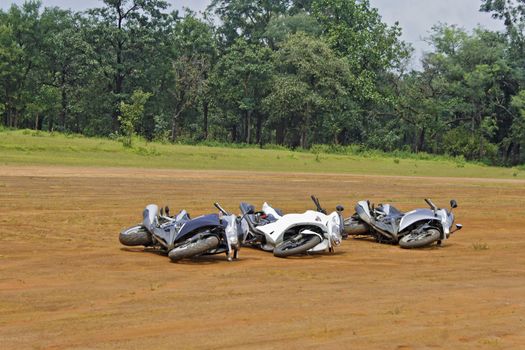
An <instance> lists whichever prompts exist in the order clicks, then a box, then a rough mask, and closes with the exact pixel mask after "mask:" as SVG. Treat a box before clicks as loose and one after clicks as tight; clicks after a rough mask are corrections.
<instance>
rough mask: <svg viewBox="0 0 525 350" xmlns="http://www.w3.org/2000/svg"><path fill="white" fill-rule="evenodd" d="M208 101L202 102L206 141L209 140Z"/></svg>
mask: <svg viewBox="0 0 525 350" xmlns="http://www.w3.org/2000/svg"><path fill="white" fill-rule="evenodd" d="M208 105H209V102H208V100H204V101H203V102H202V119H203V129H204V139H205V140H207V139H208Z"/></svg>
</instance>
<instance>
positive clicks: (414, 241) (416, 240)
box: [399, 228, 441, 249]
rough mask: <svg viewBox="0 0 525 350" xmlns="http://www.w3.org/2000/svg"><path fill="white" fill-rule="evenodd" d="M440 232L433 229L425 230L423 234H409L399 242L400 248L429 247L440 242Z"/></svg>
mask: <svg viewBox="0 0 525 350" xmlns="http://www.w3.org/2000/svg"><path fill="white" fill-rule="evenodd" d="M440 235H441V234H440V232H439V230H437V229H435V228H431V229H428V230H424V231H423V232H421V233H409V234H408V235H406V236H403V237H402V238H401V239H400V240H399V246H400V247H401V248H406V249H410V248H421V247H424V246H427V245H430V244H432V243H434V242H435V241H438V240H439V237H440Z"/></svg>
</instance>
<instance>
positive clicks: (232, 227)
mask: <svg viewBox="0 0 525 350" xmlns="http://www.w3.org/2000/svg"><path fill="white" fill-rule="evenodd" d="M223 220H226V221H228V225H227V226H226V229H225V233H226V239H227V240H228V242H229V243H230V244H231V245H233V246H237V245H238V244H239V237H238V231H237V222H236V218H235V216H234V215H231V216H228V217H225V218H223Z"/></svg>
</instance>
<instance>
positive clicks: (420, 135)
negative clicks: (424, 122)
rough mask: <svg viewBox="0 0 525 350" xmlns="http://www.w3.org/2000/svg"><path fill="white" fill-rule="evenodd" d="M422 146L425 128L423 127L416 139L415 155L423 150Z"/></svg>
mask: <svg viewBox="0 0 525 350" xmlns="http://www.w3.org/2000/svg"><path fill="white" fill-rule="evenodd" d="M424 145H425V128H424V127H423V128H421V130H420V131H419V138H418V142H417V149H416V153H417V152H421V150H423V146H424Z"/></svg>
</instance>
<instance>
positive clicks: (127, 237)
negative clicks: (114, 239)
mask: <svg viewBox="0 0 525 350" xmlns="http://www.w3.org/2000/svg"><path fill="white" fill-rule="evenodd" d="M118 239H119V241H120V243H122V244H124V245H127V246H132V247H133V246H138V245H143V246H149V245H151V244H152V243H153V240H152V238H151V233H149V232H148V231H147V230H146V228H145V227H144V226H142V225H137V226H132V227H129V228H127V229H125V230H122V231H121V232H120V235H119V236H118Z"/></svg>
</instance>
